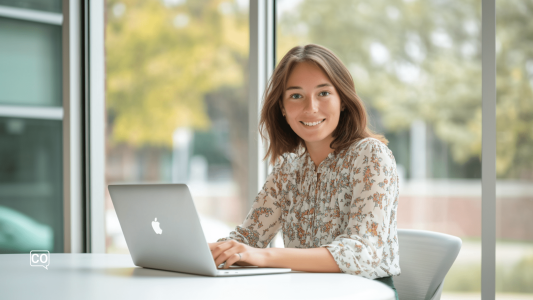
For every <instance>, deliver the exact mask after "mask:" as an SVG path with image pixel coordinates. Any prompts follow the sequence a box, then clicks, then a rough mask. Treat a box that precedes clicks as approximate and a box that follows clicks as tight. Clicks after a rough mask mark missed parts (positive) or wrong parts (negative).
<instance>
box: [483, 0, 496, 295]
mask: <svg viewBox="0 0 533 300" xmlns="http://www.w3.org/2000/svg"><path fill="white" fill-rule="evenodd" d="M481 67H482V87H481V93H482V99H483V103H482V127H481V129H482V133H481V136H482V150H481V199H482V200H481V299H483V300H494V299H495V298H496V295H495V293H496V290H495V285H496V275H495V273H496V3H495V0H482V2H481Z"/></svg>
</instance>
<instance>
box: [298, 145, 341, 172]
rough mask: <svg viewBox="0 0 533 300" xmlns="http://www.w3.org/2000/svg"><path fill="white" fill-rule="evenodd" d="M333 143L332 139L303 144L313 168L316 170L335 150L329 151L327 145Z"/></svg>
mask: <svg viewBox="0 0 533 300" xmlns="http://www.w3.org/2000/svg"><path fill="white" fill-rule="evenodd" d="M332 141H333V138H331V140H330V139H327V140H323V141H320V142H314V143H308V142H305V147H306V148H307V152H309V156H311V160H312V161H313V163H315V167H316V168H317V169H318V166H319V165H320V163H321V162H322V161H323V160H324V159H326V157H328V155H329V154H330V153H331V152H333V151H335V149H331V148H330V147H329V145H330V144H331V142H332Z"/></svg>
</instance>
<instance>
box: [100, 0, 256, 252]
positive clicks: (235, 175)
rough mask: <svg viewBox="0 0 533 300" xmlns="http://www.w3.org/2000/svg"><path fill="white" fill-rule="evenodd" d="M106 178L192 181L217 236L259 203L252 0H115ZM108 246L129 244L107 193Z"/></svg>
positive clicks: (209, 230)
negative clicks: (253, 172) (251, 130)
mask: <svg viewBox="0 0 533 300" xmlns="http://www.w3.org/2000/svg"><path fill="white" fill-rule="evenodd" d="M106 10H107V27H106V41H105V42H106V64H107V65H106V71H107V74H106V80H107V90H106V101H107V102H106V106H107V115H108V117H107V128H108V132H107V136H106V143H107V147H106V151H107V153H106V157H107V158H106V181H107V183H108V184H110V183H119V182H137V183H139V182H148V183H150V182H185V183H188V185H189V187H190V188H191V192H192V195H193V198H194V201H195V204H196V208H197V209H198V210H199V214H200V216H201V221H202V225H203V226H204V232H205V234H206V237H207V240H208V242H214V241H216V240H217V239H218V238H221V237H225V236H227V235H228V234H229V232H230V231H231V230H232V229H233V228H234V226H235V225H237V224H240V223H241V222H242V221H243V220H244V217H245V216H246V214H247V213H248V209H249V205H248V203H249V201H248V199H247V197H246V196H247V191H246V189H247V185H248V179H247V178H248V176H247V171H248V169H247V166H248V160H247V157H248V104H247V102H248V100H247V92H248V90H247V79H248V76H247V68H248V48H249V41H248V40H249V29H248V2H247V1H215V0H204V1H179V0H178V1H173V0H168V1H167V0H165V1H144V0H127V1H117V0H108V1H106ZM106 197H107V200H106V230H107V252H127V247H126V244H125V242H124V237H123V235H122V232H121V229H120V226H119V223H118V220H117V218H116V214H115V211H114V209H113V206H112V202H111V200H110V198H109V194H107V196H106Z"/></svg>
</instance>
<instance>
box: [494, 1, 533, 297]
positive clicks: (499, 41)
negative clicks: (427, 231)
mask: <svg viewBox="0 0 533 300" xmlns="http://www.w3.org/2000/svg"><path fill="white" fill-rule="evenodd" d="M531 11H533V4H532V3H531V1H508V0H498V1H496V76H497V77H496V83H497V86H496V91H497V103H496V142H497V146H496V175H497V185H496V200H497V202H496V222H497V223H496V225H497V227H496V236H497V238H498V240H497V247H496V293H497V294H496V297H497V298H498V299H507V298H510V297H512V296H513V295H516V294H527V295H528V296H525V295H524V298H523V299H533V285H532V278H533V231H532V230H531V228H533V220H532V218H531V215H532V212H533V157H532V156H531V153H532V149H533V136H532V135H531V129H532V125H533V123H532V122H533V54H532V52H531V49H532V47H531V38H530V36H531V34H532V33H533V26H531V24H530V23H531V22H529V19H528V14H527V13H526V12H531Z"/></svg>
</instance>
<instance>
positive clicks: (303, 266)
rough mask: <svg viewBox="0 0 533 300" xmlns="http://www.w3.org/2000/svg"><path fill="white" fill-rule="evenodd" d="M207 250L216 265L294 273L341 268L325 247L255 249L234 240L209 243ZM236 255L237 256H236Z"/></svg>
mask: <svg viewBox="0 0 533 300" xmlns="http://www.w3.org/2000/svg"><path fill="white" fill-rule="evenodd" d="M209 248H210V249H211V253H212V254H213V258H214V259H215V264H216V265H217V266H218V265H220V264H221V263H223V262H226V265H225V268H229V267H230V266H231V265H233V264H235V265H241V266H258V267H264V268H290V269H292V270H294V271H304V272H317V273H339V272H340V269H339V266H338V265H337V263H336V262H335V260H334V259H333V256H332V255H331V253H330V252H329V251H328V249H326V248H311V249H297V248H266V249H261V248H254V247H250V246H248V245H245V244H242V243H239V242H237V241H234V240H231V241H223V242H217V243H210V244H209ZM237 253H238V254H237Z"/></svg>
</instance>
